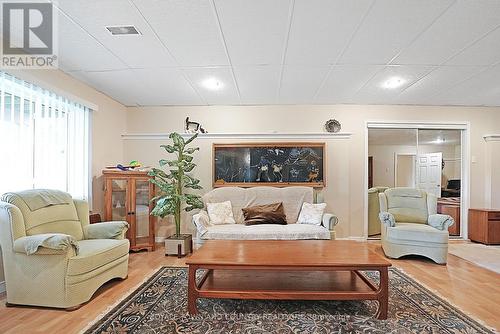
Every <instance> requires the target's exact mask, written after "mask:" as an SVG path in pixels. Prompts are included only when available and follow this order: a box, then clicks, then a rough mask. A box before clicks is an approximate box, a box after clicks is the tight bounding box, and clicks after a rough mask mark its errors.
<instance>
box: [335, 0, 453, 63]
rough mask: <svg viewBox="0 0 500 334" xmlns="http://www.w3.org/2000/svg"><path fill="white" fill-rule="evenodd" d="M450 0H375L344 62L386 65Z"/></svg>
mask: <svg viewBox="0 0 500 334" xmlns="http://www.w3.org/2000/svg"><path fill="white" fill-rule="evenodd" d="M450 3H452V0H442V1H435V0H423V1H414V0H384V1H377V2H375V4H374V5H373V7H372V8H371V10H370V12H369V13H368V15H367V16H366V18H365V20H364V22H363V23H362V25H361V26H360V28H359V30H358V31H357V32H356V34H355V35H354V37H353V39H352V41H351V43H350V44H349V47H348V48H347V50H346V51H345V53H344V54H343V55H342V57H341V60H340V63H344V64H350V63H351V64H386V63H387V62H389V61H390V60H391V59H392V58H393V57H394V56H395V55H396V54H397V53H398V52H399V51H400V50H401V49H402V48H404V47H406V46H407V45H409V44H410V43H411V41H412V40H413V39H414V38H415V37H416V36H417V35H418V34H419V33H420V32H421V31H422V30H423V29H425V28H426V27H427V26H428V25H429V24H430V23H431V22H432V21H433V20H434V19H435V18H436V17H438V16H439V15H440V14H441V13H442V12H443V11H444V10H445V9H446V8H447V7H448V6H449V4H450Z"/></svg>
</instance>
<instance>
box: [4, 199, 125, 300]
mask: <svg viewBox="0 0 500 334" xmlns="http://www.w3.org/2000/svg"><path fill="white" fill-rule="evenodd" d="M127 228H128V224H127V223H126V222H106V223H98V224H92V225H90V224H89V208H88V204H87V203H86V202H84V201H80V200H73V199H72V198H71V196H70V195H69V194H66V193H63V192H60V191H54V190H28V191H23V192H18V193H7V194H4V195H3V196H2V197H1V201H0V244H1V247H2V257H3V264H4V271H5V284H6V290H7V303H8V304H21V305H34V306H49V307H58V308H73V307H75V306H78V305H80V304H82V303H84V302H86V301H88V300H89V299H90V298H91V297H92V295H93V294H94V292H95V291H96V290H97V289H98V288H99V287H100V286H101V285H102V284H103V283H105V282H107V281H109V280H111V279H112V278H126V277H127V274H128V251H129V242H128V240H127V239H125V238H124V236H125V232H126V231H127Z"/></svg>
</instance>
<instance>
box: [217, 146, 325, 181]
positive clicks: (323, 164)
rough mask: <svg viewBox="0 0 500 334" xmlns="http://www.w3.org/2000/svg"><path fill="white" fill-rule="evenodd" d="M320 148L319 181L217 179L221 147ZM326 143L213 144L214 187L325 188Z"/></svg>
mask: <svg viewBox="0 0 500 334" xmlns="http://www.w3.org/2000/svg"><path fill="white" fill-rule="evenodd" d="M262 147H269V148H273V149H275V148H290V147H293V148H320V149H321V153H322V157H321V160H322V163H321V164H320V168H322V170H321V173H322V176H323V178H322V180H320V181H318V182H228V181H221V180H216V152H217V149H219V148H235V149H237V148H242V149H243V148H244V149H252V148H262ZM326 160H327V158H326V143H324V142H264V143H236V144H226V143H224V144H216V143H214V144H212V186H213V187H214V188H219V187H244V188H249V187H258V186H272V187H288V186H308V187H313V188H323V187H326V174H327V169H326Z"/></svg>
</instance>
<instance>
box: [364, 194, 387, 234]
mask: <svg viewBox="0 0 500 334" xmlns="http://www.w3.org/2000/svg"><path fill="white" fill-rule="evenodd" d="M387 188H388V187H373V188H370V189H368V236H372V235H378V234H380V219H379V218H378V214H379V213H380V202H379V199H378V194H379V193H381V192H384V191H385V190H386V189H387Z"/></svg>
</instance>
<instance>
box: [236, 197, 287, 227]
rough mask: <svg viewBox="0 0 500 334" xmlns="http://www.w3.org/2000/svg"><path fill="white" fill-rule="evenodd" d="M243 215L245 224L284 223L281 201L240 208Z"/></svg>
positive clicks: (284, 216)
mask: <svg viewBox="0 0 500 334" xmlns="http://www.w3.org/2000/svg"><path fill="white" fill-rule="evenodd" d="M241 210H242V211H243V216H244V217H245V225H247V226H249V225H259V224H279V225H286V224H287V223H286V215H285V209H284V208H283V203H281V202H280V203H272V204H264V205H256V206H251V207H248V208H244V209H241Z"/></svg>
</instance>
